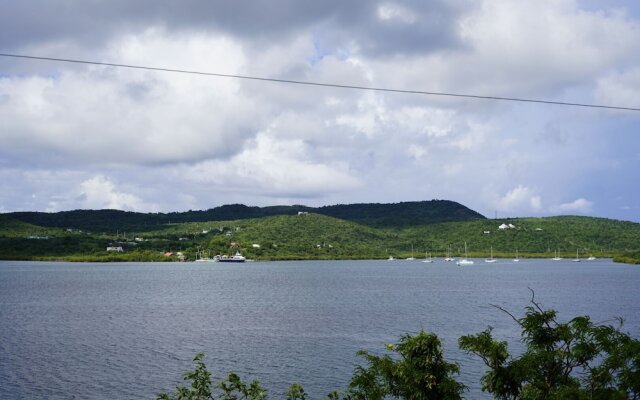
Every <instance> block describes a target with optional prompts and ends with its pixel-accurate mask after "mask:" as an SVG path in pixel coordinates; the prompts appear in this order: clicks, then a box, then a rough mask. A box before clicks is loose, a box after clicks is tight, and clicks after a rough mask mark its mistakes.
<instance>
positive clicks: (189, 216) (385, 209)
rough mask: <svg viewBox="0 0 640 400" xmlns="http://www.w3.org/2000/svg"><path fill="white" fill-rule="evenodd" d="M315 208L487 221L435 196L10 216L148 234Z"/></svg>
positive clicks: (388, 219)
mask: <svg viewBox="0 0 640 400" xmlns="http://www.w3.org/2000/svg"><path fill="white" fill-rule="evenodd" d="M300 211H303V212H311V213H315V214H322V215H327V216H332V217H336V218H340V219H343V220H347V221H353V222H358V223H361V224H364V225H369V226H375V227H389V228H392V227H405V226H417V225H425V224H432V223H439V222H447V221H469V220H475V219H484V217H483V216H482V215H480V214H478V213H477V212H475V211H473V210H471V209H469V208H467V207H465V206H463V205H462V204H459V203H456V202H453V201H448V200H430V201H416V202H404V203H395V204H377V203H368V204H339V205H333V206H324V207H319V208H314V207H307V206H302V205H297V206H270V207H249V206H245V205H243V204H230V205H224V206H220V207H216V208H212V209H209V210H206V211H186V212H173V213H137V212H129V211H120V210H73V211H62V212H57V213H44V212H15V213H10V214H6V215H7V216H10V217H12V218H14V219H17V220H20V221H23V222H27V223H30V224H34V225H38V226H44V227H56V228H65V229H66V228H71V229H82V230H88V231H93V232H115V231H121V232H122V231H128V232H134V231H135V232H143V231H151V230H155V229H157V228H158V227H159V226H161V225H165V224H176V223H186V222H205V221H233V220H241V219H251V218H261V217H270V216H275V215H296V214H298V212H300Z"/></svg>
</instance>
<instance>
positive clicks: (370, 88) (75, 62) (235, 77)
mask: <svg viewBox="0 0 640 400" xmlns="http://www.w3.org/2000/svg"><path fill="white" fill-rule="evenodd" d="M0 57H11V58H23V59H29V60H42V61H57V62H65V63H74V64H89V65H102V66H107V67H117V68H131V69H142V70H147V71H161V72H175V73H181V74H191V75H204V76H217V77H221V78H234V79H247V80H254V81H263V82H276V83H289V84H294V85H307V86H322V87H332V88H340V89H356V90H369V91H375V92H388V93H405V94H421V95H428V96H446V97H462V98H469V99H482V100H502V101H518V102H523V103H541V104H550V105H557V106H573V107H589V108H604V109H608V110H624V111H640V108H634V107H619V106H607V105H601V104H588V103H569V102H564V101H552V100H536V99H525V98H518V97H500V96H481V95H475V94H464V93H448V92H428V91H423V90H403V89H390V88H380V87H372V86H358V85H341V84H337V83H324V82H312V81H297V80H291V79H278V78H266V77H260V76H249V75H236V74H221V73H217V72H202V71H191V70H184V69H173V68H161V67H147V66H142V65H130V64H117V63H108V62H99V61H87V60H74V59H68V58H53V57H38V56H28V55H23V54H9V53H0Z"/></svg>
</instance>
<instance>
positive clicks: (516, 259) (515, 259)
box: [513, 249, 520, 262]
mask: <svg viewBox="0 0 640 400" xmlns="http://www.w3.org/2000/svg"><path fill="white" fill-rule="evenodd" d="M513 261H514V262H519V261H520V257H518V249H516V258H514V259H513Z"/></svg>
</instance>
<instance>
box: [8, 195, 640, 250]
mask: <svg viewBox="0 0 640 400" xmlns="http://www.w3.org/2000/svg"><path fill="white" fill-rule="evenodd" d="M400 204H406V203H400ZM455 204H457V203H455ZM360 206H362V205H351V206H349V207H346V206H332V207H336V208H333V209H330V210H329V211H330V212H336V213H337V212H346V211H350V212H351V214H350V215H351V216H353V215H358V217H359V222H354V221H348V220H345V219H340V218H336V217H332V216H326V215H321V214H318V213H308V214H304V213H303V214H300V215H298V214H297V212H296V214H295V215H274V216H267V217H258V218H248V219H235V220H225V221H219V220H218V221H215V220H212V221H199V222H186V223H173V222H172V223H166V224H160V225H155V226H153V227H152V226H148V228H147V230H146V231H140V232H137V233H136V235H135V238H134V235H133V233H128V234H126V236H125V235H123V230H119V233H118V234H116V232H115V230H112V231H111V232H110V233H90V232H96V230H95V229H91V230H90V231H89V232H87V231H84V230H82V231H81V230H78V229H72V230H69V229H58V228H46V227H39V226H36V225H33V224H27V223H25V222H22V221H18V220H16V219H15V218H11V217H9V216H7V215H0V258H4V259H52V258H53V259H61V258H64V259H71V258H73V259H74V260H98V259H102V258H104V257H105V252H106V247H107V246H121V247H123V249H124V250H125V251H124V253H122V254H119V255H118V257H115V258H114V257H112V258H113V259H117V260H126V259H130V260H134V259H135V260H147V259H164V258H162V257H161V256H160V255H159V254H161V253H164V252H174V253H175V252H177V251H181V252H183V253H184V254H186V256H187V258H188V259H195V257H196V253H197V252H198V250H202V251H206V252H207V253H208V254H209V255H213V254H222V253H230V252H234V251H236V250H239V251H241V252H242V253H243V254H245V255H246V256H247V257H249V258H256V259H351V258H387V257H389V256H394V257H398V258H405V257H408V256H410V255H411V254H412V253H411V250H412V248H413V251H414V253H413V255H414V256H415V257H417V258H418V257H424V255H425V253H426V252H430V253H432V255H433V256H437V257H441V256H443V255H444V254H445V251H446V250H447V248H449V246H451V249H452V251H453V254H454V255H455V256H458V255H460V254H461V253H462V251H463V248H464V243H465V242H466V243H467V246H468V249H469V255H470V256H472V257H487V256H488V255H489V252H490V249H491V248H493V253H494V255H495V256H496V257H513V256H514V254H515V252H516V250H517V251H518V252H519V254H520V256H521V257H551V256H552V255H553V254H554V252H555V251H556V250H558V251H559V252H560V254H561V256H563V257H565V258H569V257H571V258H572V257H575V254H576V250H577V251H578V252H579V253H580V256H581V257H587V256H590V255H593V256H596V257H612V256H616V257H619V259H620V260H624V261H625V262H633V261H634V260H637V258H638V257H637V255H638V254H639V252H640V224H638V223H633V222H628V221H616V220H610V219H604V218H592V217H579V216H561V217H547V218H513V219H502V220H488V219H484V218H478V219H472V220H467V221H460V222H438V223H435V222H432V221H433V220H434V219H435V217H433V218H431V219H429V221H431V222H430V223H424V224H422V225H405V222H404V221H405V220H406V219H409V218H411V215H412V214H411V213H412V212H416V210H418V209H419V205H416V204H410V205H409V206H408V207H407V209H406V210H404V211H403V210H401V209H400V208H401V207H400V206H399V205H393V206H394V207H397V209H396V210H395V214H390V215H396V216H397V218H398V221H390V220H388V218H390V217H388V216H386V215H384V214H383V212H382V211H381V210H390V209H391V210H392V209H393V208H394V207H386V208H385V207H378V205H368V206H369V207H363V209H362V210H358V207H360ZM387 206H388V205H387ZM243 207H245V206H242V207H239V208H236V207H232V208H234V209H236V211H238V212H239V211H240V210H242V209H243ZM300 207H302V206H300ZM285 209H286V210H288V211H290V210H291V209H289V208H285ZM109 211H111V210H103V213H97V214H94V215H102V216H103V217H105V218H106V217H107V216H108V215H109ZM325 211H327V209H326V208H325ZM270 212H271V211H270ZM279 212H282V210H280V211H279ZM423 212H424V210H423ZM117 213H123V212H121V211H119V212H117ZM134 214H135V213H134ZM437 214H438V213H436V214H435V215H437ZM74 215H76V216H79V215H81V214H74ZM117 215H120V214H117ZM139 215H144V214H139ZM164 215H167V214H164ZM463 218H467V214H463ZM364 222H366V224H365V223H364ZM378 225H381V226H383V227H379V226H378ZM501 225H502V226H503V227H507V228H506V229H500V228H499V227H500V226H501ZM72 256H73V257H72Z"/></svg>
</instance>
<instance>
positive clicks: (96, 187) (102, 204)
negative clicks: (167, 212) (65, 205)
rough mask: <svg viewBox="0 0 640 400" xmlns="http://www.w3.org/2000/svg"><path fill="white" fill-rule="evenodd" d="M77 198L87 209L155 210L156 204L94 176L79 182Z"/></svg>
mask: <svg viewBox="0 0 640 400" xmlns="http://www.w3.org/2000/svg"><path fill="white" fill-rule="evenodd" d="M79 189H80V194H79V200H80V204H81V205H82V207H83V208H87V209H104V208H110V209H118V210H130V211H156V210H157V206H155V205H153V204H148V203H145V202H144V201H143V200H142V199H140V198H139V197H138V196H136V195H133V194H130V193H125V192H122V191H119V190H117V189H116V187H115V185H114V183H113V182H111V180H109V179H108V178H106V177H104V176H95V177H93V178H91V179H88V180H85V181H84V182H82V183H81V184H80V188H79Z"/></svg>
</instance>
